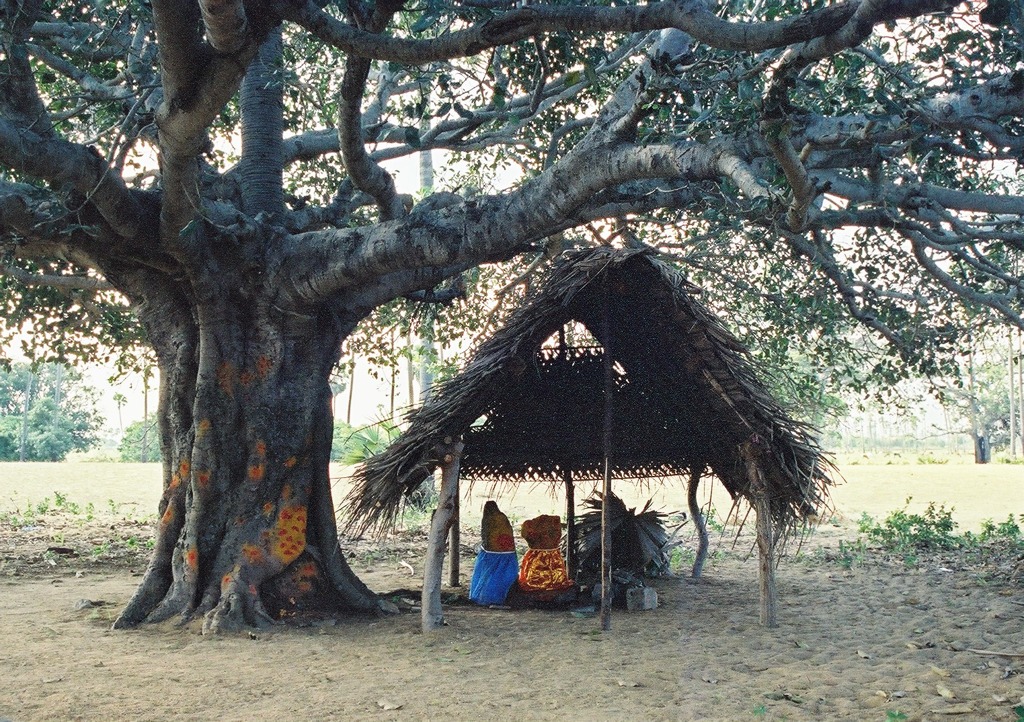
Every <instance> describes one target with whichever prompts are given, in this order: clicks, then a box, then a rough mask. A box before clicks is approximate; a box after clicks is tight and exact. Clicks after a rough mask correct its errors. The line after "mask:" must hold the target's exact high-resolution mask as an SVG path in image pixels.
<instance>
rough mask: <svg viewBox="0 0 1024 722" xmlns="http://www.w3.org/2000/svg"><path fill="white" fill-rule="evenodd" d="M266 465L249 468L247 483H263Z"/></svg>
mask: <svg viewBox="0 0 1024 722" xmlns="http://www.w3.org/2000/svg"><path fill="white" fill-rule="evenodd" d="M266 471H267V465H266V464H265V463H263V462H260V463H259V464H253V465H251V466H250V467H249V481H263V476H264V474H266Z"/></svg>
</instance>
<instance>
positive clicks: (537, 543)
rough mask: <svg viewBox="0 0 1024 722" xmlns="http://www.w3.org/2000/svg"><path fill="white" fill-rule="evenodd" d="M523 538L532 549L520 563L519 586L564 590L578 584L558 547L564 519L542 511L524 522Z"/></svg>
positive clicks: (522, 589)
mask: <svg viewBox="0 0 1024 722" xmlns="http://www.w3.org/2000/svg"><path fill="white" fill-rule="evenodd" d="M521 531H522V534H523V539H525V540H526V543H527V544H529V545H530V549H529V550H528V551H527V552H526V555H525V556H524V557H523V561H522V563H521V564H520V565H519V589H520V590H521V591H524V592H560V591H562V590H565V589H569V588H570V587H573V586H575V585H574V583H573V581H572V580H571V579H569V574H568V573H567V572H566V571H565V559H564V558H563V557H562V552H560V551H559V550H558V542H559V541H561V539H562V520H561V519H560V518H559V517H557V516H555V515H553V514H541V515H540V516H538V517H534V518H533V519H527V520H526V521H524V522H523V528H522V530H521Z"/></svg>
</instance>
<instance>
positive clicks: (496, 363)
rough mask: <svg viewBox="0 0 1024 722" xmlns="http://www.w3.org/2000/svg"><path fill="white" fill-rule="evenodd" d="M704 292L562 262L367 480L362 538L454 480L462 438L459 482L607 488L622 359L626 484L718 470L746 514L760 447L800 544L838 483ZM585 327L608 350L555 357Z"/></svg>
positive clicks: (651, 269)
mask: <svg viewBox="0 0 1024 722" xmlns="http://www.w3.org/2000/svg"><path fill="white" fill-rule="evenodd" d="M696 291H697V289H696V288H695V287H694V286H692V285H691V284H690V283H688V282H687V281H686V280H685V279H684V278H683V277H682V276H681V275H680V274H679V273H678V271H676V270H675V269H674V268H672V267H671V266H669V265H668V264H667V263H664V262H662V261H660V260H658V259H656V258H655V257H653V255H652V254H650V253H648V252H645V251H642V250H616V249H612V248H607V247H602V248H598V249H591V250H586V251H578V252H574V253H570V254H566V255H565V256H563V258H562V259H560V260H559V262H557V263H556V264H555V265H554V267H553V268H552V270H551V272H550V273H549V275H548V277H547V279H546V281H545V282H544V283H543V284H542V285H541V286H540V287H539V288H538V289H537V290H536V291H535V292H533V293H532V294H531V295H530V296H528V298H527V299H526V300H525V301H524V303H523V304H522V306H520V307H519V308H518V309H516V310H515V311H514V312H513V313H512V315H511V317H510V319H509V320H508V322H507V324H506V325H505V326H504V327H503V328H502V329H500V330H499V331H497V332H496V333H495V334H494V335H493V336H492V337H491V338H489V339H488V340H486V341H485V342H483V343H482V344H481V345H480V346H479V348H478V349H477V351H476V352H475V354H474V355H473V356H472V358H471V360H470V361H469V363H468V364H467V365H466V367H465V370H464V371H462V372H461V373H460V374H458V375H457V376H455V377H454V378H452V379H450V380H448V381H446V382H444V383H443V384H440V385H439V386H438V387H436V388H435V389H434V390H433V393H432V395H431V397H430V399H429V401H428V402H427V403H426V404H425V405H424V406H422V407H421V408H419V409H417V410H415V411H414V412H413V413H412V414H411V415H410V417H409V426H408V428H407V429H406V431H405V432H404V433H403V434H402V435H401V436H400V437H399V438H398V439H397V440H396V441H395V442H394V443H393V444H392V445H391V446H389V447H388V448H387V449H386V450H385V451H383V452H382V453H380V454H379V455H377V456H374V457H371V458H370V459H368V460H367V461H366V462H364V463H363V464H362V465H361V466H360V467H359V468H357V470H356V472H355V474H354V477H353V480H354V484H353V488H352V491H351V492H350V494H349V497H348V499H347V503H348V506H349V511H350V518H351V522H350V526H351V527H354V528H356V529H359V530H366V529H369V528H371V527H378V528H381V527H385V526H388V525H389V524H391V523H393V521H394V519H395V517H396V515H397V514H398V511H399V509H400V507H401V504H402V501H403V498H404V497H405V496H407V495H408V494H411V493H412V491H413V490H415V489H416V488H417V487H418V486H419V485H420V483H421V482H422V481H423V480H424V479H425V478H426V477H427V476H428V475H429V474H430V473H432V472H433V470H434V469H436V468H437V467H438V466H439V465H440V459H439V455H438V454H439V452H438V448H439V445H440V444H441V443H442V442H443V441H444V439H445V438H446V437H447V438H457V437H460V436H461V437H463V440H464V441H465V450H464V452H463V457H462V463H461V475H462V477H463V478H467V479H470V480H481V479H486V480H491V481H496V482H517V481H552V482H560V481H561V480H562V479H563V478H565V474H566V472H570V473H571V475H572V478H573V479H598V478H601V476H602V474H603V468H604V444H603V434H602V425H603V419H604V409H605V406H604V404H605V394H604V389H605V375H604V366H603V361H602V359H603V348H610V350H611V357H612V359H613V360H614V362H615V365H614V369H615V371H614V374H613V385H614V392H613V394H612V409H613V416H614V423H613V433H612V444H611V447H612V456H611V461H612V463H611V471H612V475H613V476H614V477H615V478H619V479H622V478H642V479H652V478H661V477H669V476H676V475H681V474H685V473H688V472H690V471H691V470H694V469H695V470H697V471H698V472H699V471H703V470H706V469H709V470H711V471H712V472H713V473H714V474H715V475H716V476H717V477H718V478H719V479H720V480H721V481H722V483H723V484H724V486H725V487H726V489H727V490H728V491H729V493H730V494H731V495H732V496H733V498H734V499H735V498H737V497H747V498H752V494H753V490H752V489H751V482H750V477H749V475H748V473H747V466H746V464H745V462H744V460H743V456H742V454H741V451H740V449H741V446H742V445H744V444H748V442H750V441H751V440H755V441H757V442H758V444H759V447H760V449H761V452H760V453H759V454H758V458H759V459H760V464H761V471H762V474H763V479H764V483H765V485H766V487H767V494H768V498H769V499H770V504H771V507H770V508H771V513H772V517H773V520H774V521H775V523H776V524H777V525H780V527H781V528H783V529H792V528H793V527H794V526H795V525H796V524H797V523H798V522H800V521H801V520H803V519H805V518H806V517H807V516H808V515H809V514H811V513H814V512H815V511H817V510H818V509H819V507H820V506H822V505H823V504H825V503H827V488H828V486H829V485H830V484H831V481H830V473H831V471H832V470H833V467H832V465H831V463H830V462H829V461H828V460H827V458H825V457H824V456H823V454H822V452H821V450H820V448H819V445H818V443H817V440H816V438H815V436H814V433H813V430H812V429H811V428H810V427H808V426H807V425H805V424H804V423H801V422H799V421H797V420H795V419H794V418H792V417H791V416H790V415H789V414H788V413H787V412H786V411H785V410H784V408H783V407H782V405H781V404H780V403H779V402H778V401H777V400H775V399H774V398H773V397H772V396H771V394H770V393H769V392H768V390H767V388H766V387H765V385H764V384H763V383H762V382H761V381H760V380H759V379H758V377H757V374H756V373H755V369H754V366H753V363H752V361H751V359H750V356H749V354H748V352H747V351H746V350H745V348H744V347H743V346H742V344H741V343H740V342H739V341H738V340H737V339H736V338H735V337H734V336H733V335H732V334H731V333H730V332H729V331H728V330H727V329H726V328H725V327H724V326H723V325H722V323H721V322H720V321H719V320H718V319H717V318H715V316H714V315H713V314H712V313H711V312H710V311H708V310H707V309H706V308H705V307H704V306H703V305H702V304H701V303H700V302H698V301H697V300H696V298H695V297H694V296H695V292H696ZM574 321H575V322H578V323H581V324H583V325H584V326H585V327H586V328H587V330H589V331H590V333H591V334H592V335H593V336H594V337H595V338H596V339H597V341H598V342H599V344H600V347H596V348H594V347H584V348H566V347H565V346H564V345H554V346H552V344H551V343H550V342H549V340H550V339H551V338H552V337H553V336H555V335H556V334H558V333H559V329H562V328H563V327H565V326H566V324H569V323H571V322H574ZM545 342H548V343H545ZM748 448H749V446H748Z"/></svg>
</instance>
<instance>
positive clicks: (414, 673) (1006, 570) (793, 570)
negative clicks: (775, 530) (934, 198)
mask: <svg viewBox="0 0 1024 722" xmlns="http://www.w3.org/2000/svg"><path fill="white" fill-rule="evenodd" d="M912 468H914V469H916V470H922V469H923V470H924V472H926V473H925V476H924V479H925V482H923V483H922V489H924V490H927V489H929V488H930V489H932V490H935V491H936V494H944V493H945V492H944V491H942V489H941V488H940V485H939V484H938V482H937V481H936V479H937V476H936V473H935V472H934V470H931V469H928V468H925V467H912ZM894 469H895V470H894V471H893V475H892V476H891V477H885V478H883V479H881V480H878V481H876V482H871V481H870V480H860V481H859V483H860V485H861V486H860V487H858V489H857V492H856V493H857V495H861V496H863V498H864V499H865V500H869V501H871V503H873V504H879V505H881V504H885V506H884V507H883V508H884V509H885V510H891V509H893V508H898V507H899V506H901V505H902V503H903V500H904V498H905V497H906V496H907V495H908V494H907V493H906V488H907V484H906V483H904V481H903V480H899V483H898V484H896V483H895V482H896V475H901V476H902V475H904V474H905V469H900V468H898V467H897V468H894ZM1017 469H1018V470H1020V467H1017ZM10 470H11V469H9V468H8V469H0V473H7V472H9V471H10ZM927 472H931V476H930V477H929V476H928V473H927ZM947 472H949V476H950V477H951V478H955V477H956V474H955V473H953V472H950V471H949V470H948V469H947ZM972 472H973V469H971V468H970V467H966V468H965V469H964V470H963V471H961V472H959V473H960V476H961V478H963V476H964V475H967V476H968V477H970V479H971V481H970V483H969V484H967V485H966V487H967V488H969V489H975V490H979V489H980V490H983V493H981V494H977V495H975V494H965V493H961V494H960V495H959V496H958V497H957V498H951V499H945V498H938V497H935V498H932V499H929V498H928V497H927V496H924V495H919V494H916V493H915V494H911V495H912V496H914V503H915V504H922V505H923V504H924V503H925V502H927V501H929V500H934V501H936V502H939V503H948V504H951V505H955V506H957V508H958V510H959V509H961V508H963V509H966V510H967V514H969V515H974V516H976V517H977V519H979V520H980V519H984V518H996V519H1004V518H1005V517H1006V515H1007V514H1009V513H1015V514H1019V513H1021V512H1022V511H1024V504H1021V503H1020V500H1021V496H1020V494H1021V491H1020V486H1021V485H1022V484H1024V472H1022V473H1021V478H1020V481H1021V482H1022V484H1017V483H1015V478H1017V477H1016V476H1015V475H1003V476H999V477H994V478H992V479H984V480H982V481H978V479H977V478H976V477H973V476H972ZM846 476H847V478H848V479H849V478H850V477H851V476H852V474H850V473H847V474H846ZM8 478H10V477H8ZM929 478H930V479H931V481H927V480H928V479H929ZM0 479H3V477H0ZM887 479H888V480H887ZM890 481H891V482H892V485H895V486H897V487H898V491H897V493H892V491H891V490H890ZM871 483H874V484H875V485H876V486H875V488H874V489H873V490H872V489H866V488H864V485H868V484H871ZM852 485H853V482H852V481H851V483H850V484H848V485H847V487H851V486H852ZM847 487H840V490H839V493H838V494H837V497H836V502H837V506H838V507H839V508H840V510H841V513H840V514H838V515H837V516H836V517H835V518H834V519H833V520H832V523H829V524H826V525H824V526H823V527H821V528H820V529H819V530H818V531H817V532H815V534H814V535H813V536H812V537H811V538H810V540H809V541H808V542H807V543H806V544H805V545H804V547H803V549H802V551H801V554H800V555H799V556H796V557H795V558H790V559H788V560H786V561H784V562H783V564H782V565H781V567H780V569H779V572H778V575H779V591H780V596H781V605H780V614H779V621H780V626H779V628H778V629H771V630H770V629H765V628H762V627H761V626H759V624H758V619H757V611H758V610H757V578H756V573H757V572H756V559H752V558H750V557H748V556H747V555H746V551H747V549H749V547H750V539H749V538H748V537H747V536H746V532H744V534H743V535H742V536H741V537H740V539H739V540H738V542H737V543H736V544H735V545H734V544H733V543H732V542H733V538H734V536H735V534H736V530H735V529H733V528H728V527H727V528H726V531H725V532H724V533H721V534H716V535H715V537H714V540H713V548H715V549H717V553H716V554H715V556H714V557H713V558H712V559H711V561H710V562H709V565H708V567H707V568H706V570H705V575H704V578H703V579H702V580H701V581H699V582H693V581H691V580H689V579H687V578H685V576H680V577H678V578H670V579H660V580H655V581H654V582H653V585H654V586H655V588H656V589H657V591H658V594H659V601H660V606H659V607H658V609H656V610H653V611H649V612H634V613H627V612H616V613H615V614H614V617H613V620H612V630H611V631H610V632H601V631H599V628H598V623H597V620H596V619H594V618H585V617H578V616H574V615H572V614H570V613H568V612H540V611H514V612H513V611H506V610H494V609H480V608H476V607H468V606H454V605H453V606H450V607H448V608H447V617H448V622H449V626H448V627H447V628H445V629H443V630H442V631H441V632H439V633H437V634H433V635H429V636H424V635H423V634H421V633H420V631H419V615H418V612H415V611H409V612H406V613H403V614H401V615H398V616H395V617H388V618H383V619H355V620H350V621H345V622H342V623H338V624H331V625H323V626H318V627H311V628H304V629H293V628H289V629H283V628H282V629H273V630H271V631H263V632H259V633H257V634H254V635H251V636H250V635H243V636H238V637H235V636H228V637H213V638H210V637H202V636H200V635H198V634H197V633H196V631H195V630H194V629H191V628H185V629H181V628H175V627H172V626H159V627H150V628H143V629H139V630H134V631H129V632H114V631H111V630H110V622H111V621H112V619H113V617H114V616H115V615H116V613H117V611H118V610H119V608H120V607H121V606H122V605H123V604H124V603H125V601H126V600H127V599H128V597H129V596H130V594H131V593H132V591H133V589H134V585H135V584H137V583H138V577H139V574H140V573H141V571H142V568H143V567H144V564H145V551H144V549H142V548H140V547H139V544H138V540H139V539H144V538H145V532H146V528H145V525H146V523H145V522H140V521H135V522H126V521H125V520H124V519H118V520H113V519H112V518H110V519H108V518H106V517H104V516H103V515H102V514H97V516H96V518H95V519H93V520H90V521H85V520H83V519H82V518H80V516H79V517H72V518H66V517H57V516H45V517H43V518H42V519H41V520H40V523H39V524H37V525H35V526H34V527H33V528H31V529H29V530H27V531H26V530H25V529H21V530H17V531H16V530H14V529H12V528H10V527H3V526H2V525H0V669H2V670H3V684H2V686H0V718H7V719H10V720H14V721H15V722H27V721H29V720H179V719H180V720H319V719H340V720H354V719H359V720H362V719H372V720H434V719H450V720H480V719H486V718H488V717H490V718H493V719H495V720H545V719H559V720H561V719H573V720H575V719H580V720H583V719H588V720H589V719H594V720H606V719H607V720H619V719H622V720H627V719H628V720H712V721H714V720H722V721H724V722H728V721H732V720H759V719H766V720H858V721H859V720H885V721H886V722H888V720H899V719H909V720H943V719H950V718H954V719H962V720H971V721H974V720H1009V721H1011V722H1018V720H1019V715H1018V714H1017V713H1016V712H1015V711H1014V710H1013V707H1014V706H1015V705H1019V704H1022V697H1024V676H1022V675H1021V674H1020V672H1024V625H1022V621H1024V581H1022V579H1021V561H1020V559H1018V558H1016V557H1005V556H1003V557H985V556H981V557H978V556H972V557H971V558H969V559H968V558H965V557H963V556H953V555H947V556H941V555H939V556H922V557H921V558H920V559H919V560H918V562H917V564H916V565H913V566H908V565H906V564H904V563H903V562H902V561H900V560H893V559H886V558H884V557H883V556H882V555H881V554H879V553H876V552H871V551H867V552H863V553H858V554H857V555H856V556H855V559H853V563H852V566H851V567H850V568H846V566H845V565H844V564H843V563H841V562H842V558H841V557H842V556H843V555H842V554H840V553H839V542H840V540H842V541H843V542H844V544H846V543H849V542H852V541H853V540H854V539H855V538H856V530H855V528H854V526H853V524H852V521H851V520H853V519H855V518H856V517H857V516H859V513H860V511H865V510H869V509H867V508H861V509H858V508H857V506H858V504H857V503H856V502H853V503H852V506H849V508H846V505H847V503H848V501H847V500H844V497H843V496H842V490H843V489H844V488H847ZM483 491H485V490H480V493H481V495H482V494H483ZM535 495H536V496H538V498H537V499H532V497H533V496H535ZM883 497H884V498H883ZM34 498H38V496H35V497H34ZM979 498H980V499H981V501H979V500H978V499H979ZM473 503H475V501H474V502H473ZM715 503H716V506H718V507H719V508H723V507H727V504H726V501H725V500H724V499H723V500H722V501H721V502H719V501H716V502H715ZM558 504H559V502H558V500H557V499H550V501H548V500H547V497H546V495H545V494H544V493H541V492H529V491H524V492H521V493H520V494H517V495H516V497H514V498H512V499H510V500H509V502H508V504H507V505H506V506H507V507H508V508H509V509H511V510H512V511H513V513H514V514H516V515H519V514H528V513H530V512H531V510H533V509H537V510H539V511H546V510H547V509H545V508H544V507H545V505H549V506H550V507H552V508H553V509H557V507H558ZM677 506H678V505H677ZM861 506H863V503H861ZM975 507H977V508H975ZM883 514H884V512H879V513H878V515H879V516H881V515H883ZM957 518H960V515H959V514H957ZM972 519H973V517H972ZM962 523H964V525H965V526H968V527H969V526H971V525H973V521H971V522H969V523H965V522H962ZM475 534H476V529H475V528H474V526H473V525H472V524H471V523H470V520H466V523H465V524H464V527H463V542H464V544H465V545H466V546H465V548H464V559H463V573H464V574H463V576H464V577H467V578H468V575H469V574H470V573H471V571H472V570H471V564H472V550H471V546H472V544H474V543H475V541H476V538H475ZM104 539H108V540H109V539H114V540H115V543H113V544H112V545H111V544H108V547H106V548H105V547H103V543H104ZM131 540H136V541H131ZM422 541H423V539H422V534H417V533H411V532H410V533H406V534H402V535H397V536H396V537H394V538H392V539H390V540H385V541H382V542H372V543H371V542H363V543H360V544H358V545H355V546H354V547H353V548H354V549H355V552H354V554H355V556H354V557H353V558H352V562H353V566H354V568H355V569H356V571H357V572H358V573H359V574H360V575H361V576H363V578H364V579H365V580H366V581H367V582H368V583H369V584H370V586H371V587H372V588H374V589H376V590H378V591H381V592H385V591H389V590H395V589H398V588H401V587H418V584H419V579H418V577H417V576H414V575H410V574H409V572H408V571H407V569H406V566H405V564H408V565H411V566H413V568H414V569H415V572H416V574H419V573H420V572H421V570H422V563H421V559H422V557H421V553H422V552H421V550H422ZM57 546H59V547H60V548H61V549H68V550H70V551H67V552H59V553H55V552H53V551H51V552H50V553H46V549H47V548H48V547H57ZM97 549H99V551H98V552H96V550H97ZM90 550H92V552H96V553H92V552H90ZM847 561H849V559H848V558H847ZM403 562H404V564H403ZM81 600H90V601H91V602H92V604H90V605H89V606H84V605H83V604H82V603H81ZM413 601H415V599H413ZM972 650H980V651H987V652H998V653H1005V654H1002V655H1000V654H981V653H978V651H972ZM1010 655H1016V656H1010ZM903 715H905V717H904V716H903Z"/></svg>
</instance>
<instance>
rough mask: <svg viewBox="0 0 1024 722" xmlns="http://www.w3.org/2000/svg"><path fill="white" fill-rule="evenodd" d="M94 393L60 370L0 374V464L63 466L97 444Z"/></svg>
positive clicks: (76, 375)
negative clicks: (72, 455) (70, 456)
mask: <svg viewBox="0 0 1024 722" xmlns="http://www.w3.org/2000/svg"><path fill="white" fill-rule="evenodd" d="M101 424H102V419H101V417H100V414H99V412H98V410H97V409H96V391H95V390H94V389H92V388H90V387H89V386H88V385H86V384H85V382H84V381H83V379H82V375H81V373H80V372H78V371H76V370H75V369H73V368H69V367H67V366H63V365H60V364H42V365H40V366H37V367H35V368H33V367H31V366H29V365H28V364H13V365H11V366H10V367H9V368H8V369H7V370H2V369H0V461H63V460H64V459H65V458H66V457H67V455H68V454H69V453H71V452H72V451H86V450H88V449H90V448H91V447H92V446H93V445H94V444H95V443H96V442H97V441H98V432H99V429H100V426H101Z"/></svg>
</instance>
